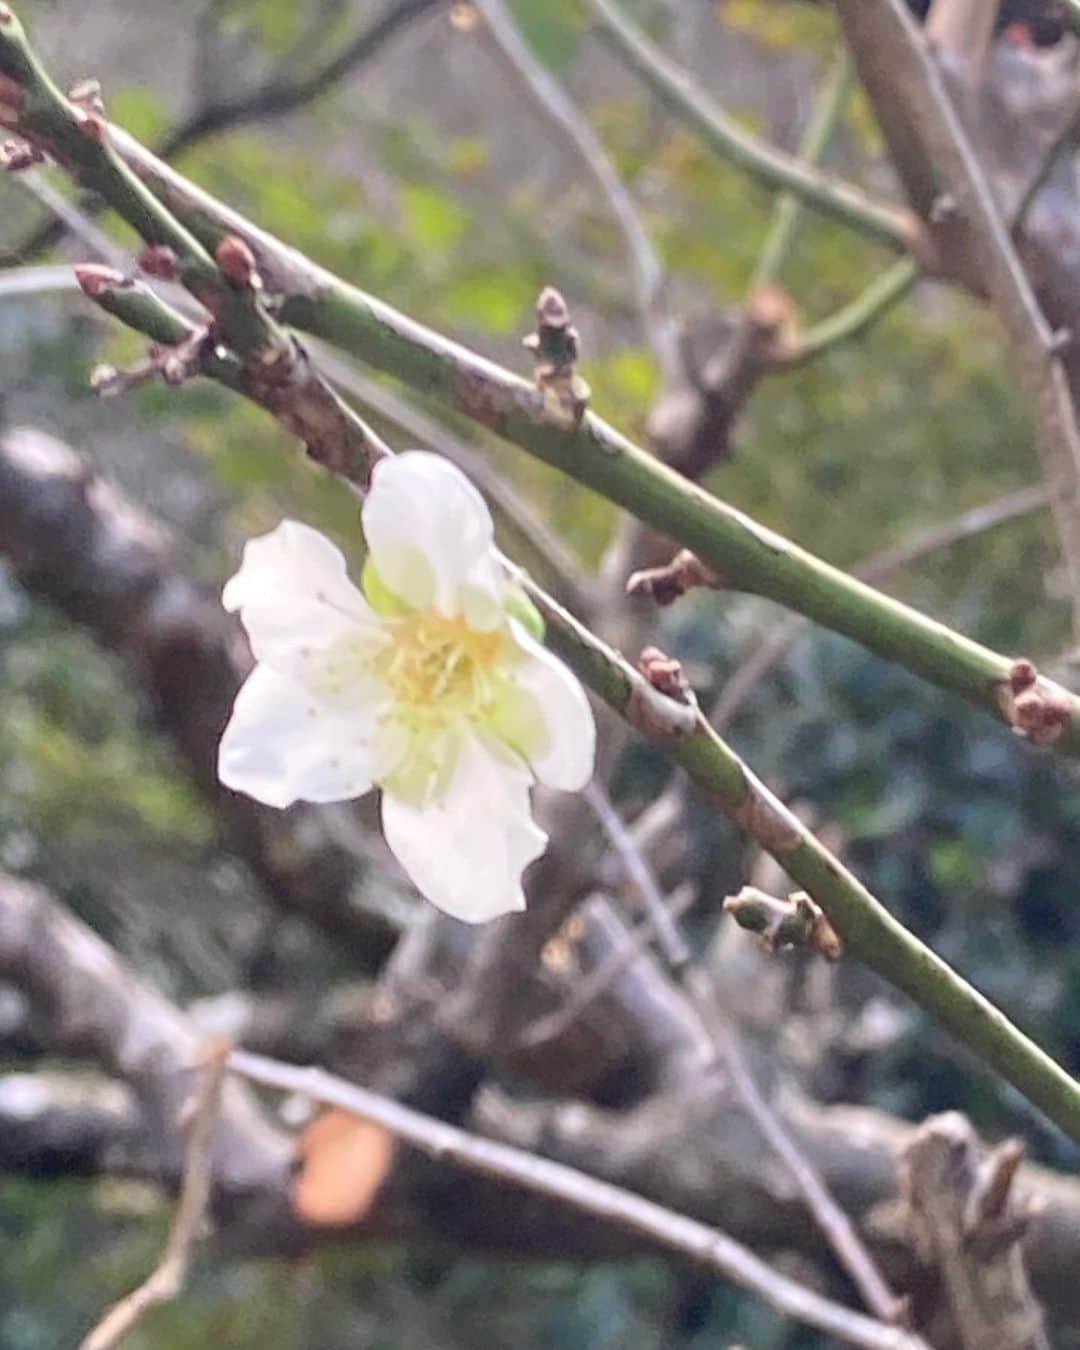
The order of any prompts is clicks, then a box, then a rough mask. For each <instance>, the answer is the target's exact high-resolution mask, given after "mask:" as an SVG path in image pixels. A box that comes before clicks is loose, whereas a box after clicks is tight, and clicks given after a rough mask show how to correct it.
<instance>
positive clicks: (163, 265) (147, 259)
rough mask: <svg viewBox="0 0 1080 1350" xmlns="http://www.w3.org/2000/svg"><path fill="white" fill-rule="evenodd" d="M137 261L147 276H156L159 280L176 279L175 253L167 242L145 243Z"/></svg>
mask: <svg viewBox="0 0 1080 1350" xmlns="http://www.w3.org/2000/svg"><path fill="white" fill-rule="evenodd" d="M138 263H139V266H140V267H141V268H142V270H143V271H144V272H145V273H146V274H147V276H151V277H157V278H158V279H159V280H160V281H175V280H176V275H177V270H178V269H177V258H176V253H175V251H174V250H173V249H171V248H170V247H169V246H168V244H147V246H146V247H145V248H144V249H143V250H142V252H141V253H140V254H139V258H138Z"/></svg>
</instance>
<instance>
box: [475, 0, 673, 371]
mask: <svg viewBox="0 0 1080 1350" xmlns="http://www.w3.org/2000/svg"><path fill="white" fill-rule="evenodd" d="M475 3H476V7H477V8H478V9H479V10H480V12H481V13H482V14H483V16H484V20H485V22H486V24H487V27H488V29H489V31H490V33H491V36H492V38H493V39H494V45H495V48H496V50H497V51H498V52H499V53H500V55H501V56H502V57H503V59H504V61H505V62H506V64H507V65H508V66H509V68H510V70H511V71H512V72H513V74H514V76H515V78H516V79H517V80H518V81H519V82H520V83H521V84H522V85H523V87H524V88H525V90H526V91H527V93H528V94H529V96H530V98H531V99H532V100H533V102H534V103H535V104H536V106H537V107H538V108H539V109H540V111H541V112H542V113H543V115H544V116H545V117H546V118H547V120H548V121H549V122H550V123H551V124H552V126H554V128H555V129H556V131H557V132H558V133H559V134H560V135H561V136H562V137H563V139H564V140H565V141H566V142H567V144H569V146H570V147H571V149H572V150H573V151H574V153H575V155H576V156H577V157H578V158H579V159H580V160H581V162H582V163H583V164H584V165H585V167H586V169H587V170H588V172H589V175H590V177H591V178H592V179H593V181H594V182H595V183H596V184H597V186H598V187H599V189H600V191H601V192H602V193H603V195H604V198H605V200H606V201H607V202H608V205H609V206H610V207H611V212H612V215H613V216H614V217H615V219H616V221H617V222H618V225H619V229H620V230H621V231H622V234H623V238H624V239H625V241H626V248H627V253H628V254H629V257H630V262H631V266H632V268H633V274H634V289H635V291H636V293H637V303H638V310H639V312H640V315H641V324H642V332H643V336H644V337H645V340H646V342H647V344H648V345H649V346H650V347H651V348H652V350H653V352H654V353H655V355H656V358H657V362H658V364H659V366H660V368H661V370H669V369H671V368H672V366H673V365H674V363H675V362H676V360H677V352H676V344H675V331H674V326H673V324H672V321H671V317H670V315H669V314H668V313H667V312H666V310H665V308H664V306H663V304H662V297H661V288H662V285H663V279H664V275H663V267H662V265H661V263H660V259H659V257H658V256H657V253H656V250H655V249H654V248H653V246H652V243H651V242H650V240H649V236H648V235H647V234H646V232H645V228H644V226H643V225H642V223H641V219H640V217H639V215H638V212H637V208H636V207H635V205H634V203H633V201H632V200H631V197H630V194H629V192H628V191H627V189H626V186H625V184H624V183H623V181H622V179H621V178H620V177H619V174H618V172H617V171H616V169H615V166H614V165H613V164H612V162H611V160H610V159H609V158H608V154H607V151H606V150H605V149H604V147H603V145H602V144H601V142H600V139H599V137H598V136H597V135H596V133H595V132H594V131H593V129H592V128H591V127H590V126H589V124H588V122H587V121H586V120H585V119H584V117H582V115H581V113H580V112H579V111H578V109H577V108H576V107H575V106H574V104H573V102H572V101H571V99H570V98H569V97H568V96H567V95H566V94H565V93H564V92H563V90H562V88H561V87H560V86H559V84H558V83H557V82H556V81H555V80H554V79H553V78H552V77H551V75H549V74H548V71H547V70H546V69H545V67H544V66H543V65H541V63H540V62H539V61H538V60H537V59H536V57H535V56H534V55H533V53H532V52H531V51H530V49H529V47H528V44H527V43H526V42H525V41H524V39H523V38H522V36H521V33H520V32H519V31H518V28H517V25H516V24H515V22H514V19H513V17H512V15H511V13H510V11H509V9H508V8H507V6H506V5H505V4H504V2H503V0H475Z"/></svg>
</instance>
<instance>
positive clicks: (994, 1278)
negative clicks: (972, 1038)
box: [904, 1112, 1050, 1350]
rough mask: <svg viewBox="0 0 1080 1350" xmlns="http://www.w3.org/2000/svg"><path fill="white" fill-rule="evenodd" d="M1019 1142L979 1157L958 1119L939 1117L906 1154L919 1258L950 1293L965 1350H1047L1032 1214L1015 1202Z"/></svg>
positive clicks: (951, 1115)
mask: <svg viewBox="0 0 1080 1350" xmlns="http://www.w3.org/2000/svg"><path fill="white" fill-rule="evenodd" d="M1022 1152H1023V1150H1022V1148H1021V1146H1020V1145H1019V1144H1018V1143H1017V1141H1015V1140H1013V1141H1009V1142H1006V1143H1004V1144H1002V1145H1001V1146H1000V1147H999V1148H997V1149H995V1150H994V1151H993V1152H991V1153H989V1154H986V1155H985V1156H982V1153H983V1151H982V1150H981V1149H980V1147H979V1143H978V1140H977V1139H976V1137H975V1132H974V1130H973V1129H972V1128H971V1125H970V1124H969V1123H968V1121H967V1120H966V1119H965V1118H964V1117H963V1116H961V1115H958V1114H956V1113H954V1112H953V1113H949V1114H947V1115H942V1116H935V1117H933V1118H932V1119H930V1120H928V1121H926V1122H925V1123H924V1124H923V1125H921V1126H920V1127H919V1129H918V1130H917V1131H916V1133H915V1136H914V1138H913V1139H912V1140H911V1141H910V1143H909V1144H908V1146H907V1148H906V1150H905V1175H904V1192H905V1197H906V1201H907V1205H908V1208H909V1223H910V1224H911V1227H912V1232H913V1235H914V1239H915V1246H916V1250H917V1251H918V1253H919V1254H920V1256H921V1257H922V1259H923V1260H924V1261H925V1263H926V1264H927V1265H929V1266H931V1267H932V1268H934V1269H935V1270H936V1271H937V1272H938V1273H939V1274H940V1278H941V1282H942V1284H943V1286H944V1290H945V1301H946V1304H947V1306H948V1310H949V1313H950V1319H949V1320H950V1321H951V1324H952V1327H951V1329H952V1332H953V1335H954V1337H955V1340H956V1343H958V1344H959V1345H961V1346H963V1348H964V1350H986V1348H987V1347H989V1346H993V1347H994V1350H1050V1342H1049V1340H1048V1339H1047V1336H1046V1332H1045V1330H1044V1327H1043V1316H1042V1310H1041V1309H1040V1307H1039V1305H1038V1304H1037V1303H1036V1301H1035V1298H1034V1295H1033V1294H1032V1292H1031V1286H1030V1285H1029V1283H1028V1278H1027V1273H1026V1271H1025V1269H1024V1259H1023V1254H1022V1250H1021V1239H1022V1237H1023V1235H1024V1232H1025V1229H1026V1228H1027V1224H1028V1217H1029V1216H1028V1214H1027V1211H1026V1210H1025V1208H1024V1206H1023V1205H1022V1204H1017V1202H1016V1201H1015V1200H1014V1199H1013V1197H1012V1194H1011V1192H1012V1183H1013V1179H1014V1177H1015V1174H1016V1169H1017V1166H1018V1164H1019V1161H1020V1157H1021V1155H1022Z"/></svg>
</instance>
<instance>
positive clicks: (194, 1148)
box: [80, 1045, 229, 1350]
mask: <svg viewBox="0 0 1080 1350" xmlns="http://www.w3.org/2000/svg"><path fill="white" fill-rule="evenodd" d="M228 1057H229V1050H228V1047H227V1046H224V1045H222V1046H217V1047H214V1048H212V1049H211V1050H210V1051H209V1052H208V1054H207V1055H206V1063H205V1067H204V1069H203V1079H202V1083H201V1084H200V1087H199V1092H198V1096H197V1097H196V1099H195V1101H194V1103H193V1108H192V1113H191V1118H190V1126H189V1128H190V1136H189V1139H188V1146H187V1160H186V1163H185V1165H184V1181H183V1185H182V1187H181V1190H180V1202H179V1204H178V1205H177V1207H176V1214H175V1216H174V1218H173V1223H172V1228H171V1229H170V1230H169V1240H168V1242H167V1244H166V1246H165V1252H164V1254H163V1255H162V1258H161V1261H160V1263H159V1264H158V1266H157V1268H156V1269H155V1270H154V1271H153V1272H152V1273H151V1274H150V1275H149V1277H148V1278H147V1279H146V1281H145V1282H144V1283H143V1284H141V1285H139V1287H138V1288H137V1289H133V1290H132V1292H131V1293H130V1294H128V1295H127V1296H126V1297H125V1298H123V1299H121V1300H120V1302H119V1303H117V1304H115V1305H114V1306H113V1307H112V1308H111V1309H110V1310H109V1311H108V1312H107V1313H106V1314H105V1316H104V1317H103V1318H102V1320H101V1321H100V1322H99V1323H98V1325H97V1326H96V1327H95V1328H94V1330H93V1331H91V1333H90V1334H89V1336H87V1337H86V1338H85V1339H84V1340H83V1342H82V1345H81V1347H80V1350H113V1347H114V1346H117V1345H120V1344H121V1343H122V1342H123V1341H125V1340H126V1339H127V1337H128V1336H129V1335H130V1334H131V1332H132V1331H134V1330H135V1328H136V1326H137V1325H138V1324H139V1323H140V1322H141V1321H142V1320H143V1318H144V1317H145V1316H146V1314H147V1313H149V1312H150V1311H152V1309H154V1308H156V1307H158V1306H159V1305H160V1304H162V1303H171V1302H172V1301H173V1299H175V1298H177V1297H178V1296H179V1294H180V1292H181V1291H182V1289H183V1287H184V1282H185V1280H186V1279H187V1272H188V1266H189V1265H190V1262H191V1251H192V1247H193V1246H194V1244H195V1242H196V1240H197V1238H198V1237H199V1230H200V1227H201V1225H202V1223H203V1220H204V1218H205V1216H206V1210H207V1206H208V1204H209V1202H210V1188H211V1183H212V1180H213V1173H214V1131H215V1129H216V1127H217V1123H218V1117H219V1114H220V1112H221V1097H222V1091H223V1088H224V1085H225V1069H226V1066H227V1063H228Z"/></svg>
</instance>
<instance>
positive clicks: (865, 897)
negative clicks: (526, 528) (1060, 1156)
mask: <svg viewBox="0 0 1080 1350" xmlns="http://www.w3.org/2000/svg"><path fill="white" fill-rule="evenodd" d="M529 593H530V595H531V596H532V598H533V600H534V601H535V602H536V604H537V606H538V608H539V609H540V611H541V613H542V614H543V616H544V620H545V623H546V625H547V641H548V643H549V645H550V646H551V647H552V648H553V649H554V650H555V651H556V652H558V654H559V655H560V656H561V657H562V658H563V660H564V661H565V662H566V663H567V665H569V666H570V667H571V668H572V669H573V670H574V671H576V673H577V674H578V676H579V677H580V678H581V679H582V680H583V681H584V682H585V683H586V684H587V685H588V686H589V687H590V688H591V689H592V690H593V692H594V693H595V694H597V695H598V696H599V697H600V698H601V699H603V701H604V702H605V703H607V704H608V706H609V707H610V708H612V709H613V710H614V711H615V712H616V713H618V714H619V715H620V716H621V717H623V718H625V719H626V720H628V721H630V722H631V723H632V724H633V725H634V726H635V727H637V729H638V730H639V731H641V732H642V733H643V734H645V735H646V736H647V737H648V738H649V739H650V740H652V741H655V742H656V743H657V744H659V745H660V746H662V748H663V749H664V750H665V751H666V752H667V754H668V755H670V757H671V758H672V759H674V760H675V761H676V763H678V764H680V765H681V766H682V767H683V768H684V769H685V770H686V772H687V773H688V774H689V776H690V778H691V779H692V780H693V782H694V783H695V785H696V786H697V787H698V788H699V789H700V790H701V791H702V793H703V794H704V795H705V797H706V799H707V800H708V801H710V802H711V803H713V804H714V805H715V806H717V807H719V808H720V810H721V811H723V812H724V814H725V815H727V816H729V817H730V818H731V819H732V820H734V821H735V822H736V823H737V824H739V825H740V826H741V827H742V828H743V829H744V830H746V832H747V833H748V834H750V835H751V836H752V837H753V838H754V839H755V840H756V841H757V842H758V843H759V844H760V845H761V847H762V848H763V849H765V850H766V852H768V853H769V854H771V855H772V857H774V858H775V859H776V861H777V862H778V863H779V864H780V866H781V867H782V868H783V869H784V871H785V872H786V873H787V875H788V876H790V877H791V878H792V880H793V881H795V882H796V883H797V884H798V885H799V886H801V887H802V889H803V890H804V891H805V892H806V893H807V895H809V896H810V897H811V899H813V900H814V901H816V902H817V904H818V905H820V906H821V909H822V910H823V911H824V913H825V916H826V917H827V919H828V920H829V922H830V924H831V925H832V927H833V928H834V929H835V930H836V932H837V934H838V935H839V937H840V939H841V940H842V942H843V944H844V948H845V950H846V952H847V954H848V955H850V956H852V957H854V958H855V959H856V960H857V961H859V962H861V963H862V964H863V965H865V966H867V967H868V968H869V969H870V970H873V971H875V972H876V973H877V974H878V975H880V976H881V977H882V978H883V979H885V980H887V981H888V983H889V984H891V985H893V987H894V988H896V989H899V990H901V991H902V992H903V993H905V994H906V995H907V996H908V997H909V998H910V999H911V1000H912V1002H914V1003H916V1004H917V1005H918V1006H919V1007H920V1008H922V1009H923V1011H924V1012H926V1013H928V1014H929V1015H930V1016H931V1017H932V1018H933V1019H934V1021H936V1022H937V1023H938V1024H939V1025H940V1026H942V1027H944V1028H945V1029H946V1030H947V1031H949V1032H951V1033H952V1035H953V1036H955V1037H956V1039H957V1040H958V1041H959V1042H960V1043H961V1044H962V1045H963V1046H965V1048H967V1049H968V1050H970V1051H972V1052H973V1053H974V1054H976V1055H977V1056H978V1057H979V1058H980V1059H981V1060H982V1061H983V1062H984V1063H985V1064H987V1065H988V1066H989V1067H990V1068H992V1069H995V1070H996V1071H997V1072H998V1073H1000V1074H1001V1075H1002V1077H1003V1078H1005V1079H1007V1081H1008V1082H1010V1083H1011V1084H1012V1085H1013V1086H1014V1087H1015V1088H1017V1089H1018V1090H1019V1091H1020V1092H1022V1093H1023V1094H1024V1096H1025V1097H1027V1099H1028V1100H1029V1101H1030V1102H1032V1103H1034V1105H1036V1106H1038V1107H1039V1108H1040V1110H1042V1111H1043V1112H1044V1113H1045V1114H1046V1115H1047V1117H1049V1119H1050V1120H1052V1121H1054V1123H1055V1124H1056V1125H1058V1126H1059V1127H1060V1128H1061V1129H1062V1130H1064V1131H1065V1133H1066V1134H1068V1135H1069V1136H1070V1137H1071V1138H1072V1139H1075V1140H1077V1141H1078V1142H1080V1083H1078V1082H1077V1081H1076V1080H1075V1079H1073V1078H1072V1077H1070V1075H1069V1074H1068V1073H1066V1072H1065V1070H1064V1069H1062V1068H1061V1067H1060V1065H1058V1064H1055V1062H1054V1061H1053V1060H1052V1059H1051V1058H1050V1056H1049V1055H1047V1054H1046V1053H1045V1051H1043V1050H1040V1049H1039V1047H1038V1046H1037V1045H1036V1044H1035V1043H1034V1042H1033V1041H1032V1040H1030V1039H1029V1038H1028V1037H1027V1036H1025V1035H1024V1033H1023V1032H1022V1031H1020V1030H1019V1029H1018V1028H1017V1027H1016V1026H1014V1025H1013V1023H1012V1022H1010V1021H1009V1019H1008V1018H1007V1017H1006V1016H1005V1015H1004V1013H1002V1012H1001V1011H1000V1010H999V1009H998V1008H995V1007H994V1005H993V1004H992V1003H991V1002H990V1001H989V1000H988V999H986V998H984V997H983V996H982V994H980V993H979V992H978V991H977V990H976V989H974V988H972V986H971V985H970V984H968V982H967V981H966V980H965V979H963V977H962V976H960V975H958V974H957V972H956V971H954V970H953V969H952V967H951V966H949V965H948V964H947V963H946V962H945V961H943V960H942V959H941V957H939V956H938V955H937V954H936V953H935V952H933V951H931V949H930V948H929V947H927V946H925V944H923V943H922V942H920V941H919V939H918V938H917V937H915V935H914V934H913V933H909V932H908V930H907V929H906V928H905V927H904V925H903V924H902V923H900V921H899V920H898V919H896V918H894V917H893V916H892V915H891V914H890V913H889V911H888V910H887V909H886V908H885V906H884V905H882V904H881V902H880V901H879V900H877V899H876V898H875V897H874V896H873V895H872V894H871V893H870V892H869V891H868V890H867V889H866V887H865V886H863V885H862V883H861V882H860V881H859V880H858V879H857V878H856V877H854V876H853V875H852V874H851V873H850V872H849V871H848V870H847V869H846V868H845V867H844V865H843V864H842V863H841V862H840V861H839V859H837V858H836V857H834V856H833V854H831V853H830V852H829V851H828V849H827V848H826V847H825V846H824V844H822V843H821V841H820V840H819V839H817V838H815V836H814V835H813V834H811V833H810V831H809V830H808V829H807V828H806V826H805V825H804V824H803V823H802V821H800V820H799V818H798V817H797V816H796V815H794V814H793V813H792V812H791V811H789V810H788V809H787V807H786V806H784V805H783V803H782V802H780V801H779V800H778V799H777V798H776V797H774V796H773V794H772V793H771V792H770V791H769V789H768V788H767V787H765V785H764V784H763V783H761V782H760V780H759V779H757V778H756V777H755V776H754V774H753V773H752V772H751V770H750V769H749V768H747V766H746V765H745V764H744V763H743V762H742V760H741V759H739V757H738V756H737V755H736V754H735V752H734V751H733V750H732V749H731V747H730V746H729V745H728V744H727V743H726V742H725V741H724V740H722V739H721V737H720V736H718V735H717V734H716V732H715V731H714V730H713V729H712V727H710V726H709V725H708V723H707V722H706V721H705V719H704V718H703V717H700V716H699V717H698V718H697V719H696V721H695V723H694V726H693V729H692V730H690V731H689V733H688V734H687V732H686V731H685V730H683V729H682V726H683V725H684V724H680V722H679V720H678V719H675V720H674V721H673V722H671V723H667V722H665V718H664V716H663V714H662V713H660V712H658V711H657V708H656V699H657V693H656V690H654V689H653V688H652V686H651V685H649V684H647V682H646V681H645V679H644V678H643V677H642V676H641V675H640V674H639V673H638V672H637V671H636V670H634V669H633V668H632V667H631V666H630V665H629V664H628V663H627V662H626V661H625V660H623V658H622V657H620V656H618V655H617V654H616V653H615V652H614V651H612V650H611V649H610V648H608V647H606V646H605V645H604V644H602V643H601V642H599V641H598V639H597V638H595V637H594V636H593V635H592V634H591V633H590V632H589V631H588V630H587V629H586V628H584V627H583V626H582V625H581V624H580V623H578V621H577V620H576V619H574V618H573V617H572V616H571V615H570V614H568V613H567V612H566V611H565V610H564V609H562V608H561V607H560V606H558V605H556V604H555V603H554V602H553V601H551V600H550V599H549V598H548V597H546V596H545V595H543V593H542V592H540V591H539V590H538V589H537V588H535V587H530V588H529ZM674 707H675V708H676V709H679V705H674ZM679 710H680V711H683V710H682V709H679Z"/></svg>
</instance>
